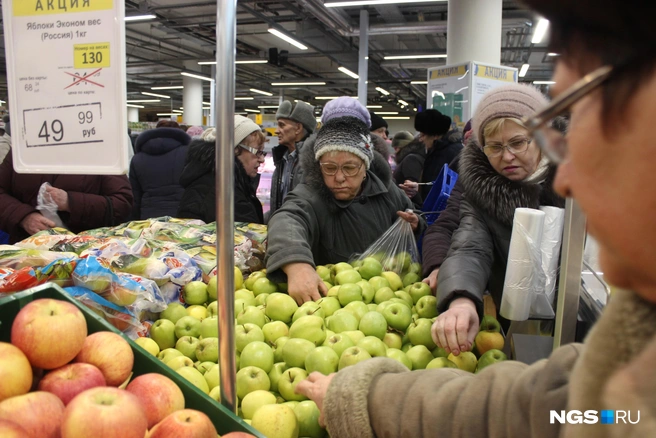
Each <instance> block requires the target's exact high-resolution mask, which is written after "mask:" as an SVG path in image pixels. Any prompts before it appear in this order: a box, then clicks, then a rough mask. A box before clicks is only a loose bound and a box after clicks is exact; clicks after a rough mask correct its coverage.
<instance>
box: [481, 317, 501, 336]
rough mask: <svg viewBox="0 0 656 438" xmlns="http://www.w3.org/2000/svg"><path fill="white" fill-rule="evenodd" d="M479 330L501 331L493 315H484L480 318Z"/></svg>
mask: <svg viewBox="0 0 656 438" xmlns="http://www.w3.org/2000/svg"><path fill="white" fill-rule="evenodd" d="M479 330H480V331H490V332H497V333H501V324H499V321H497V319H496V318H495V317H494V316H492V315H485V316H483V319H482V320H481V326H480V328H479Z"/></svg>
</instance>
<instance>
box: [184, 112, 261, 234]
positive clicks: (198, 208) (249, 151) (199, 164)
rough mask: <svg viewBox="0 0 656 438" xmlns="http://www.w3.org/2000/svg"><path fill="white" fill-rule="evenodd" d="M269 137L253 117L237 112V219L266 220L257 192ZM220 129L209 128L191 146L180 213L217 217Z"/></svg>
mask: <svg viewBox="0 0 656 438" xmlns="http://www.w3.org/2000/svg"><path fill="white" fill-rule="evenodd" d="M265 140H266V138H265V137H264V134H263V133H262V131H261V129H260V127H259V126H258V125H257V124H256V123H255V122H253V121H252V120H250V119H248V118H246V117H242V116H235V148H234V151H235V163H234V177H235V185H234V188H235V204H234V209H235V222H250V223H258V224H262V223H264V215H263V213H262V203H261V202H260V200H259V199H258V198H257V196H256V190H257V186H258V184H259V176H260V175H259V174H258V173H257V171H258V168H259V167H260V165H261V164H262V163H264V157H265V156H266V152H264V142H265ZM215 144H216V130H215V129H214V128H210V129H207V130H206V131H205V132H204V133H203V135H202V136H201V139H200V140H194V141H193V142H192V143H191V145H190V147H189V155H188V156H187V164H186V166H185V169H184V172H183V173H182V177H181V178H180V183H181V184H182V185H183V186H184V188H185V192H184V195H183V197H182V202H180V207H179V208H178V217H181V218H193V219H201V220H202V221H204V222H206V223H210V222H214V221H216V190H215V187H216V186H215V183H216V174H215Z"/></svg>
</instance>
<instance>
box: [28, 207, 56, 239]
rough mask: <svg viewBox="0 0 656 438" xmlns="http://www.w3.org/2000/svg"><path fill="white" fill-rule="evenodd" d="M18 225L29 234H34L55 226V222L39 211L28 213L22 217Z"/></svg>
mask: <svg viewBox="0 0 656 438" xmlns="http://www.w3.org/2000/svg"><path fill="white" fill-rule="evenodd" d="M20 226H21V227H23V229H24V230H25V231H27V232H28V233H29V234H30V236H31V235H32V234H36V233H38V232H39V231H43V230H49V229H50V228H53V227H54V226H55V223H54V222H53V221H51V220H50V219H48V218H46V217H45V216H44V215H42V214H41V213H37V212H34V213H30V214H28V215H27V216H25V217H24V218H23V220H22V221H21V222H20Z"/></svg>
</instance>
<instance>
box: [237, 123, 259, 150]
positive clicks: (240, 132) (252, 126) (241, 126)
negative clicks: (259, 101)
mask: <svg viewBox="0 0 656 438" xmlns="http://www.w3.org/2000/svg"><path fill="white" fill-rule="evenodd" d="M255 131H261V128H260V126H259V125H258V124H257V123H255V122H254V121H252V120H251V119H249V118H248V117H244V116H237V115H235V146H237V145H238V144H239V143H241V142H242V141H244V139H245V138H246V137H248V136H249V135H251V134H252V133H253V132H255Z"/></svg>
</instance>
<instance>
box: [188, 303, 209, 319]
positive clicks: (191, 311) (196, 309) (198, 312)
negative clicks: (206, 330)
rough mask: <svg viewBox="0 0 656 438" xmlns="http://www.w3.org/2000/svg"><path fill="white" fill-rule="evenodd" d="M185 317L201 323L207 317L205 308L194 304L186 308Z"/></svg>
mask: <svg viewBox="0 0 656 438" xmlns="http://www.w3.org/2000/svg"><path fill="white" fill-rule="evenodd" d="M187 315H189V316H193V317H194V318H196V319H197V320H199V321H202V320H204V319H205V318H207V317H208V316H209V314H208V312H207V307H205V306H201V305H200V304H194V305H193V306H189V307H187Z"/></svg>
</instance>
